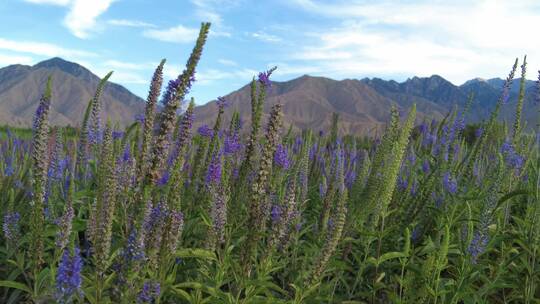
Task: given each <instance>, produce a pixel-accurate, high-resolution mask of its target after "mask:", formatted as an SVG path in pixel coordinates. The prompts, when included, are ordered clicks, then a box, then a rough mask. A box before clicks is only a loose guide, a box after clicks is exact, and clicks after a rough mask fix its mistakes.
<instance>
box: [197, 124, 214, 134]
mask: <svg viewBox="0 0 540 304" xmlns="http://www.w3.org/2000/svg"><path fill="white" fill-rule="evenodd" d="M197 132H198V133H199V135H201V136H203V137H212V136H213V135H214V130H212V129H211V128H210V127H209V126H208V125H202V126H200V127H199V129H197Z"/></svg>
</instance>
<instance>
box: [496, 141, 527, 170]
mask: <svg viewBox="0 0 540 304" xmlns="http://www.w3.org/2000/svg"><path fill="white" fill-rule="evenodd" d="M501 153H502V154H503V156H504V161H505V162H506V165H507V166H508V167H510V168H512V169H515V170H520V169H521V168H522V167H523V165H524V163H525V159H524V158H523V156H521V155H519V154H518V153H517V152H516V150H515V148H514V146H513V145H512V144H511V143H510V142H509V141H505V142H504V143H503V144H502V146H501Z"/></svg>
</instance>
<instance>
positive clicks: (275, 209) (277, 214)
mask: <svg viewBox="0 0 540 304" xmlns="http://www.w3.org/2000/svg"><path fill="white" fill-rule="evenodd" d="M282 213H283V210H282V209H281V206H280V205H273V206H272V210H271V211H270V216H271V218H272V224H277V223H279V222H280V221H281V215H282Z"/></svg>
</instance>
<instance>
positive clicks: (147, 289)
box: [137, 281, 161, 303]
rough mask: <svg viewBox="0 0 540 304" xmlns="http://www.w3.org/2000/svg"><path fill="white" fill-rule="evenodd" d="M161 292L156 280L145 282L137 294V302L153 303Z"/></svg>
mask: <svg viewBox="0 0 540 304" xmlns="http://www.w3.org/2000/svg"><path fill="white" fill-rule="evenodd" d="M160 293H161V288H160V285H159V283H157V282H148V281H147V282H145V283H144V285H143V288H142V290H141V291H140V292H139V294H138V295H137V303H154V302H155V300H156V299H157V298H158V297H159V295H160Z"/></svg>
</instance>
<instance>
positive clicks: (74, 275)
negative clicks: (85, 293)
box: [56, 247, 83, 303]
mask: <svg viewBox="0 0 540 304" xmlns="http://www.w3.org/2000/svg"><path fill="white" fill-rule="evenodd" d="M82 266H83V263H82V259H81V254H80V250H79V248H77V247H75V249H74V250H73V255H70V253H69V249H68V248H66V249H64V254H63V255H62V260H61V261H60V265H58V273H57V274H56V300H57V301H58V303H69V302H71V300H72V298H73V296H75V294H79V295H82V290H81V283H82V276H81V270H82Z"/></svg>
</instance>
